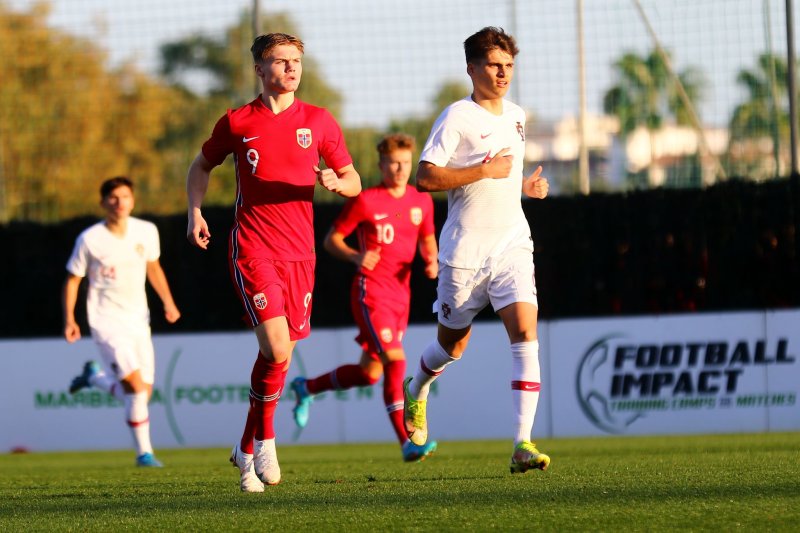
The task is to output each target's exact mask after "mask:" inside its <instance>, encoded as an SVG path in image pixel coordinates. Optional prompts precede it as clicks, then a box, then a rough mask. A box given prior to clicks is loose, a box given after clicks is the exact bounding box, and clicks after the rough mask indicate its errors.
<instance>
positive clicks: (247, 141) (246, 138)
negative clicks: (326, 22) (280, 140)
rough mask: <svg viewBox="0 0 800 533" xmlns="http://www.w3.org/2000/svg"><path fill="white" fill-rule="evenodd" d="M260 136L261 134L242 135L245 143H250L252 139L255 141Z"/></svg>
mask: <svg viewBox="0 0 800 533" xmlns="http://www.w3.org/2000/svg"><path fill="white" fill-rule="evenodd" d="M259 137H260V135H256V136H255V137H242V142H243V143H249V142H250V141H255V140H256V139H258V138H259Z"/></svg>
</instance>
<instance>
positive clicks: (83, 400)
mask: <svg viewBox="0 0 800 533" xmlns="http://www.w3.org/2000/svg"><path fill="white" fill-rule="evenodd" d="M799 326H800V310H791V311H779V312H746V313H725V314H691V315H675V316H665V317H640V318H608V319H592V320H563V321H551V322H542V323H541V324H540V326H539V333H540V343H541V347H542V348H541V363H542V398H541V401H540V403H539V411H538V414H537V416H536V425H535V428H534V436H535V437H536V438H543V437H561V436H582V435H606V434H629V435H643V434H687V433H720V432H764V431H786V430H800V409H798V407H797V397H798V393H799V392H800V362H798V356H800V327H799ZM434 334H435V325H433V324H431V325H424V326H414V327H412V328H411V329H410V330H409V332H408V334H407V336H406V341H405V346H406V350H407V355H408V359H409V370H408V373H411V372H412V369H413V367H414V365H416V364H418V363H417V361H418V359H419V353H420V352H421V350H422V349H423V348H424V347H425V345H427V343H428V342H430V340H431V339H432V337H433V335H434ZM354 336H355V330H354V329H340V330H324V329H315V330H314V331H313V333H312V335H311V337H310V338H309V339H307V340H305V341H302V342H300V343H299V344H298V349H297V351H296V353H295V359H294V362H293V363H292V369H291V371H290V373H289V377H288V380H291V379H292V378H293V377H295V376H296V375H298V374H301V373H302V374H304V375H308V376H315V375H317V374H320V373H322V372H325V371H328V370H330V369H332V368H333V367H334V366H337V365H340V364H343V363H350V362H356V361H357V359H358V352H359V348H358V346H357V345H356V344H355V343H354V342H353V337H354ZM154 342H155V346H156V358H157V366H156V384H155V389H156V390H155V394H154V397H153V400H152V401H151V424H152V425H151V427H152V433H153V443H154V445H155V446H156V447H157V448H171V447H179V446H192V447H197V446H226V445H230V444H231V443H233V442H235V441H236V440H237V439H238V438H239V436H240V434H241V430H242V427H243V424H244V419H245V415H246V411H247V397H248V391H249V376H250V369H251V367H252V362H253V360H254V358H255V355H256V350H257V348H256V341H255V337H254V335H253V334H252V333H250V332H243V333H225V334H198V335H165V336H156V337H155V338H154ZM90 358H97V355H96V349H95V347H94V345H93V343H92V341H91V340H82V341H79V342H78V343H76V344H74V345H69V344H67V343H66V342H64V341H63V340H61V339H36V340H10V341H2V342H0V402H2V403H1V405H2V410H0V451H8V450H11V449H13V448H16V447H21V448H25V449H29V450H33V451H37V450H74V449H109V448H127V447H130V445H131V442H130V435H129V432H128V429H127V428H126V426H125V424H124V421H123V418H124V417H123V411H122V406H121V404H119V403H118V402H116V401H114V400H112V399H111V398H110V397H109V396H107V395H105V394H102V393H100V392H97V391H82V392H80V393H78V394H76V395H74V396H72V395H70V394H69V393H68V392H67V386H68V384H69V382H70V380H71V378H72V377H73V376H74V375H76V374H77V373H79V371H80V369H81V367H82V365H83V363H84V361H86V360H87V359H90ZM510 370H511V358H510V353H509V350H508V338H507V336H506V334H505V331H504V330H503V328H502V326H501V325H500V323H499V322H492V323H479V324H477V325H476V326H475V331H474V333H473V336H472V340H471V343H470V347H469V349H468V350H467V353H466V354H465V356H464V358H463V360H462V361H460V362H458V363H456V364H454V365H451V366H450V367H449V368H448V369H447V372H446V373H445V374H443V376H442V378H441V379H440V380H439V381H438V382H437V384H436V385H437V386H436V389H435V391H434V394H433V395H432V396H431V398H430V403H429V407H428V419H429V426H430V432H431V437H432V438H435V439H439V440H456V439H458V440H461V439H484V438H509V439H510V438H511V435H512V422H511V419H512V414H511V403H510V402H511V393H510V380H511V376H510ZM288 380H287V384H288ZM380 387H381V385H380V384H378V385H376V386H374V387H368V388H362V389H354V390H350V391H343V392H338V393H327V394H326V395H325V397H322V398H319V399H318V400H317V401H316V402H315V403H314V404H313V406H312V411H311V419H310V422H309V424H308V426H307V427H306V428H305V429H304V430H302V431H299V430H297V429H296V428H295V426H294V423H293V422H292V418H291V407H292V405H293V399H292V397H291V394H290V393H289V394H286V395H285V396H284V398H283V399H282V401H281V403H280V405H279V406H278V410H277V415H276V416H277V419H276V430H277V434H278V441H279V443H283V444H287V443H292V442H297V443H325V442H331V443H333V442H366V441H392V440H393V438H394V437H393V433H392V431H391V428H390V426H389V422H388V420H387V417H386V414H385V410H384V406H383V400H382V396H381V389H380Z"/></svg>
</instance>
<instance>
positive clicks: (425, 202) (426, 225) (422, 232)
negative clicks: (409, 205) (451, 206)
mask: <svg viewBox="0 0 800 533" xmlns="http://www.w3.org/2000/svg"><path fill="white" fill-rule="evenodd" d="M421 203H422V206H423V211H422V212H423V215H422V224H420V225H419V238H420V239H423V238H425V237H427V236H428V235H435V234H436V226H435V224H434V221H433V197H432V196H431V195H430V194H428V193H422V202H421Z"/></svg>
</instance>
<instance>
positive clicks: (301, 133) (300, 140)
mask: <svg viewBox="0 0 800 533" xmlns="http://www.w3.org/2000/svg"><path fill="white" fill-rule="evenodd" d="M297 144H299V145H300V146H302V147H303V148H308V147H309V146H311V130H310V129H308V128H300V129H298V130H297Z"/></svg>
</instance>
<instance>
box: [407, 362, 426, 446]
mask: <svg viewBox="0 0 800 533" xmlns="http://www.w3.org/2000/svg"><path fill="white" fill-rule="evenodd" d="M412 379H413V378H410V377H408V378H406V380H405V381H404V382H403V421H404V422H405V425H406V433H408V438H409V440H410V441H411V442H413V443H414V444H416V445H417V446H422V445H424V444H425V442H426V441H427V440H428V422H427V420H426V419H425V409H426V404H427V403H428V402H427V401H426V400H415V399H413V398H412V397H411V393H410V392H409V391H408V384H409V383H411V380H412Z"/></svg>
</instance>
